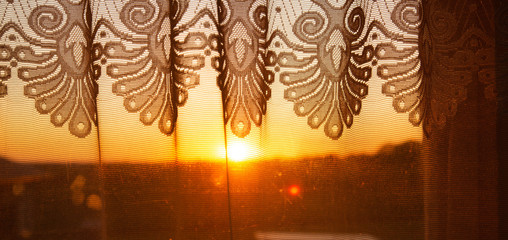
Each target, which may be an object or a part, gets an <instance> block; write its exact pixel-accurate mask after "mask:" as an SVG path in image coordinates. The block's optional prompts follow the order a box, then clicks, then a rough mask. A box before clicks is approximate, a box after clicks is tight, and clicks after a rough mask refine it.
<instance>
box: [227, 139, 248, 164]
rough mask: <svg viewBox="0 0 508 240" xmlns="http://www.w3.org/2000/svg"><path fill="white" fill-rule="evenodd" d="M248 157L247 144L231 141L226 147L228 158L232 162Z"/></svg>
mask: <svg viewBox="0 0 508 240" xmlns="http://www.w3.org/2000/svg"><path fill="white" fill-rule="evenodd" d="M247 157H248V149H247V144H245V143H243V142H235V143H232V144H231V145H230V146H229V148H228V159H229V160H231V161H233V162H242V161H245V160H246V159H247Z"/></svg>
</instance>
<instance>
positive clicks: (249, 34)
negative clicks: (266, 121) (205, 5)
mask: <svg viewBox="0 0 508 240" xmlns="http://www.w3.org/2000/svg"><path fill="white" fill-rule="evenodd" d="M219 9H220V15H219V20H220V27H221V35H222V49H223V50H222V52H221V53H222V58H221V61H220V63H218V64H217V69H218V70H219V71H220V72H221V74H220V75H219V78H218V84H219V87H220V88H221V90H222V99H223V105H224V122H226V123H227V122H229V121H230V122H231V130H232V131H233V133H234V134H235V135H237V136H239V137H244V136H246V135H247V134H249V132H250V129H251V121H252V122H254V124H255V125H256V126H260V125H261V121H262V116H263V115H264V114H265V113H266V101H267V100H268V99H269V98H270V87H269V86H268V83H270V82H272V81H273V78H269V76H270V75H267V72H266V69H265V64H264V55H265V37H266V28H267V16H266V14H267V13H266V0H255V1H234V0H222V1H220V5H219Z"/></svg>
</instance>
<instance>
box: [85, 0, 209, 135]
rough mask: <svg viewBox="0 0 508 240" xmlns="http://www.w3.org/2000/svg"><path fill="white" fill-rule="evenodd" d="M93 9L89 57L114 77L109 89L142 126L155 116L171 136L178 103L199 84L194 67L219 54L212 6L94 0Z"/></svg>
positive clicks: (181, 104)
mask: <svg viewBox="0 0 508 240" xmlns="http://www.w3.org/2000/svg"><path fill="white" fill-rule="evenodd" d="M118 9H121V10H120V11H118ZM92 11H93V12H94V23H95V24H96V25H95V27H94V29H95V32H96V33H95V34H96V41H95V42H96V43H95V44H94V50H93V51H94V59H96V62H97V63H98V64H103V65H106V66H107V75H108V76H110V77H111V78H113V79H115V80H116V81H115V82H114V83H113V93H115V94H116V95H118V96H123V97H124V107H125V109H126V110H127V111H129V112H140V121H141V122H142V123H143V124H145V125H152V124H153V123H154V122H155V121H156V120H157V119H159V129H160V131H161V132H162V133H164V134H167V135H171V133H172V132H173V131H174V127H175V122H176V119H177V114H178V113H177V106H183V105H184V104H185V102H186V100H187V97H188V89H190V88H193V87H195V86H197V85H198V84H199V75H198V74H197V73H196V71H197V70H199V69H201V68H203V67H204V65H205V57H214V56H215V57H217V55H218V53H217V48H218V40H217V39H218V33H217V27H216V26H217V20H216V19H217V10H216V8H214V7H213V5H212V4H211V2H209V1H171V2H168V1H149V0H144V1H115V2H110V1H94V2H93V4H92ZM101 38H102V39H101ZM214 53H215V54H214Z"/></svg>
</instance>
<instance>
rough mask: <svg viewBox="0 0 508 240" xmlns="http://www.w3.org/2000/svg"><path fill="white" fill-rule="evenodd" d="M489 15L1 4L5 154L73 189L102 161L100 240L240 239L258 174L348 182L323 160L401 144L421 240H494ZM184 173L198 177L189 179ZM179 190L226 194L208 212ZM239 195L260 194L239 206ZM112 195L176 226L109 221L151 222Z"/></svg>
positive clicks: (386, 0)
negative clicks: (409, 149)
mask: <svg viewBox="0 0 508 240" xmlns="http://www.w3.org/2000/svg"><path fill="white" fill-rule="evenodd" d="M496 4H497V3H494V2H491V1H475V0H467V1H437V0H436V1H433V0H429V1H423V2H422V1H420V0H377V1H375V0H338V1H331V0H298V1H282V0H281V1H278V0H246V1H234V0H218V1H216V0H196V1H194V0H193V1H190V0H171V1H163V0H122V1H109V0H90V1H87V0H45V1H42V0H38V1H30V0H4V1H1V2H0V121H1V124H0V146H1V147H0V156H1V157H2V158H4V159H6V160H8V161H10V162H15V163H24V164H30V163H65V164H66V166H67V171H68V172H67V176H66V178H67V179H66V181H67V182H68V183H74V182H76V179H77V178H74V177H69V169H72V168H73V167H74V166H75V165H79V164H92V165H95V166H96V169H95V170H94V172H95V173H96V175H97V176H96V178H97V179H98V180H97V186H98V187H97V189H96V190H95V192H96V194H97V195H96V196H100V197H101V198H102V200H101V201H102V203H101V206H103V207H101V208H100V212H101V216H102V217H101V219H102V220H101V222H102V223H103V224H104V227H103V228H102V229H103V230H102V231H103V232H102V233H101V236H103V237H104V236H110V237H112V238H114V236H124V235H122V234H126V235H125V236H127V235H129V236H136V234H141V233H140V232H141V230H139V229H141V228H144V229H145V230H146V229H152V228H154V229H155V230H154V231H155V232H157V231H158V230H160V229H158V228H156V227H154V226H165V227H166V228H167V230H168V231H169V232H171V234H170V235H169V236H173V237H175V236H176V237H177V238H178V237H179V238H189V237H190V236H194V237H197V238H200V237H205V236H206V237H205V238H219V239H221V238H225V237H232V238H239V239H248V238H250V237H248V236H250V235H248V234H250V233H251V231H254V232H255V231H256V229H258V228H257V227H256V226H259V224H260V223H259V222H256V221H255V220H249V216H250V215H249V214H252V213H253V212H257V213H256V214H261V215H263V214H265V215H263V216H269V215H270V214H269V213H268V212H265V213H259V211H261V210H260V206H261V205H266V206H269V205H270V204H272V203H273V202H272V200H270V198H269V197H268V195H264V193H263V192H266V189H267V188H263V187H262V186H263V184H264V182H263V181H262V180H261V179H263V178H267V177H269V176H267V175H266V174H265V173H264V172H263V173H262V171H261V170H257V169H258V168H260V169H261V168H263V165H262V164H260V163H263V164H270V163H272V164H273V163H274V161H275V160H276V161H277V163H278V161H295V163H294V166H295V168H302V169H303V168H305V167H309V166H310V165H305V164H304V165H299V164H298V163H296V160H295V159H300V160H301V159H304V160H303V161H304V162H305V163H306V164H310V163H309V161H310V162H312V160H308V159H312V158H315V157H319V158H323V157H328V158H331V160H330V161H331V162H332V163H330V164H332V165H330V166H328V165H326V166H327V167H323V168H330V169H331V170H330V171H332V172H333V171H339V170H340V169H341V166H342V167H346V168H345V169H349V170H343V171H346V172H353V173H358V172H355V171H359V170H352V168H350V167H351V166H349V165H340V164H342V163H340V164H339V165H333V162H334V161H335V162H341V161H342V160H338V158H339V157H338V156H340V157H343V156H351V155H355V154H359V153H362V154H376V153H377V152H378V150H379V149H380V148H382V147H383V146H386V144H388V143H389V144H400V143H402V142H405V141H412V142H413V143H414V142H416V143H414V144H417V145H415V146H416V147H414V148H415V149H418V152H421V153H419V154H421V156H420V155H419V156H418V164H419V165H418V166H419V167H418V169H419V170H418V171H420V173H419V174H420V175H417V176H419V177H418V178H417V179H416V180H415V181H419V183H418V184H419V186H421V188H422V192H423V193H422V194H423V195H422V196H423V197H422V199H423V200H422V201H423V202H422V204H423V206H424V209H423V210H422V211H420V212H421V218H419V219H423V220H422V221H423V223H422V227H421V228H419V230H417V231H416V232H417V233H421V236H416V237H414V239H423V238H426V239H441V238H450V239H457V237H460V238H461V239H462V238H466V239H480V238H481V236H497V235H496V234H497V231H498V228H497V224H498V222H497V221H498V220H497V217H496V216H497V215H496V214H497V202H496V201H495V199H497V192H496V189H495V187H496V186H497V185H496V184H497V180H498V179H497V169H498V168H497V164H498V162H497V157H498V156H497V152H496V149H497V140H496V139H497V138H496V137H497V134H496V130H497V125H496V119H497V110H498V108H497V104H498V103H497V99H496V97H497V90H496V89H497V88H496V58H495V54H496V44H498V43H497V42H496V39H494V37H493V36H495V34H496V33H497V32H496V31H497V28H498V27H497V26H496V25H495V22H496V19H495V18H494V9H496V6H498V5H496ZM501 21H502V20H501ZM382 149H385V150H386V147H385V148H382ZM415 151H416V150H415ZM241 161H245V162H244V163H241V164H240V162H241ZM249 162H250V163H249ZM255 162H257V164H259V165H260V166H258V168H255V167H252V168H249V167H248V166H249V164H253V165H255ZM359 162H361V161H359ZM161 163H162V164H164V165H154V164H161ZM194 163H200V164H205V165H206V164H209V167H203V168H202V170H201V171H202V173H201V175H199V174H198V175H193V174H190V173H189V172H191V171H190V170H189V171H187V170H186V168H189V169H190V168H191V165H192V164H194ZM120 164H131V165H130V166H131V167H132V166H134V165H136V164H138V165H139V164H142V165H140V166H141V167H139V166H138V165H136V166H138V167H132V168H131V167H125V169H129V170H125V171H122V170H118V169H120V168H124V167H118V166H120ZM364 164H368V161H367V162H365V163H364ZM122 166H123V165H122ZM163 166H164V167H163ZM207 166H208V165H207ZM355 166H356V165H355ZM278 168H280V169H282V170H281V174H282V172H284V171H286V170H288V169H290V168H291V167H290V166H286V165H284V164H282V163H281V165H280V166H278ZM309 168H310V167H309ZM203 169H204V170H203ZM129 171H134V172H129ZM203 171H204V173H203ZM308 171H310V170H307V174H308ZM323 171H325V170H323V169H321V171H318V170H316V171H315V172H313V174H315V175H320V174H323ZM365 171H366V170H365ZM1 172H2V171H1V170H0V173H1ZM4 172H6V171H4ZM360 172H361V171H360ZM186 174H187V175H186ZM348 174H349V173H348ZM99 175H100V176H99ZM142 176H143V177H142ZM148 176H151V177H148ZM246 176H247V177H246ZM355 176H356V175H355ZM415 176H416V175H415ZM487 176H488V177H487ZM202 177H204V178H207V179H208V178H210V179H213V180H211V181H213V184H215V185H216V186H213V187H212V186H208V185H206V184H205V185H203V183H202V182H200V181H199V178H202ZM119 178H121V179H122V182H124V181H125V183H127V184H129V185H130V187H132V189H134V187H136V186H137V187H139V186H142V187H143V188H144V190H143V191H145V192H144V196H139V195H136V193H134V192H133V191H134V190H132V189H130V188H129V186H123V185H121V184H120V185H119V184H118V183H117V182H118V179H119ZM123 178H126V179H125V180H123ZM399 180H400V181H402V180H401V179H399ZM410 180H411V179H410ZM274 181H275V180H274ZM295 181H296V182H299V181H300V182H301V181H303V180H301V179H300V180H295ZM395 181H398V180H395ZM113 182H114V183H113ZM161 182H165V183H167V184H166V185H164V186H165V187H167V189H166V188H163V187H161V186H162V185H160V186H159V185H157V184H160V183H161ZM78 183H79V181H78ZM143 184H144V185H143ZM150 184H154V185H153V189H152V190H148V189H147V188H148V187H149V186H150ZM210 184H211V183H210ZM73 186H74V189H77V188H76V186H79V184H78V185H73ZM188 187H193V189H194V190H195V191H200V190H199V189H201V190H203V191H208V192H210V191H212V192H216V193H219V194H217V195H213V196H214V197H211V198H210V199H208V200H207V201H206V203H202V204H201V203H198V202H196V201H197V200H196V199H195V198H193V197H192V196H193V195H192V194H191V193H189V191H186V189H187V188H188ZM71 188H72V187H71ZM212 188H213V190H210V189H212ZM254 189H256V190H254ZM263 189H264V190H263ZM194 190H193V191H194ZM276 190H277V191H278V190H279V188H277V189H276ZM297 190H298V191H299V189H296V190H295V191H297ZM72 191H73V193H74V190H72ZM280 191H281V192H282V191H286V190H284V188H281V189H280ZM288 191H289V190H288ZM415 191H416V190H415ZM249 192H250V193H252V194H254V195H256V194H258V196H262V197H261V198H263V196H264V197H266V199H265V200H260V201H261V203H259V202H258V204H260V205H255V206H254V205H252V204H251V205H249V204H245V202H247V203H248V202H249V201H251V200H249V199H250V197H253V196H251V195H249V194H250V193H249ZM122 193H123V194H124V195H122V196H126V195H128V196H131V197H132V198H139V199H141V200H142V199H143V198H144V197H146V196H145V195H146V194H148V195H149V194H153V195H158V196H160V197H159V198H156V199H159V200H161V199H163V200H164V201H166V202H167V203H166V204H168V205H170V206H171V207H170V209H171V210H168V209H166V208H161V209H164V211H167V212H161V213H160V214H162V215H164V214H166V215H168V218H167V220H168V221H169V222H167V224H165V223H166V222H164V223H159V225H158V224H156V223H150V224H149V223H147V222H146V221H140V222H135V221H134V222H130V223H129V224H128V226H130V227H128V228H126V227H125V226H123V225H121V224H119V222H121V220H120V219H121V218H122V216H124V217H125V216H127V217H126V218H127V219H130V220H132V219H134V218H138V217H139V216H140V215H141V216H142V215H143V212H144V213H151V214H154V211H157V210H154V209H158V208H156V207H155V206H157V204H158V203H154V205H152V208H150V205H148V204H145V205H140V206H142V208H140V209H137V210H136V212H135V213H128V212H126V211H127V210H126V209H130V210H129V211H132V210H135V209H136V208H135V207H133V206H127V205H121V204H119V203H117V202H115V201H116V200H115V198H116V197H118V196H120V194H122ZM246 193H249V194H247V195H245V194H246ZM262 193H263V194H262ZM242 194H243V195H242ZM464 195H469V196H471V198H467V199H468V200H465V199H466V198H464ZM72 196H74V195H72ZM270 196H271V195H270ZM332 197H335V196H331V195H325V196H323V199H325V200H326V199H330V198H332ZM84 199H85V200H86V199H87V198H84ZM418 199H419V198H418ZM418 199H417V200H418ZM410 200H411V199H410ZM413 200H414V199H413ZM83 201H84V200H83ZM161 201H162V200H161ZM414 201H416V200H414ZM92 202H93V201H92ZM135 202H136V201H134V200H133V201H131V202H129V203H131V204H134V203H135ZM342 203H344V202H342ZM102 204H103V205H102ZM136 204H139V202H138V203H136ZM92 205H93V204H92ZM245 206H247V209H246V208H245ZM249 206H250V207H252V209H248V207H249ZM253 206H254V207H253ZM143 207H144V208H149V209H144V208H143ZM302 207H303V208H312V206H310V205H302ZM460 208H464V209H466V211H463V213H459V212H456V211H457V209H460ZM316 209H317V208H316ZM316 209H315V211H318V210H316ZM484 210H485V211H484ZM267 211H268V210H267ZM273 211H276V210H275V209H274V210H273ZM309 211H310V210H309ZM129 214H132V215H129ZM136 214H138V215H136ZM139 214H140V215H139ZM134 215H135V216H134ZM184 215H192V216H191V217H190V218H191V219H194V220H195V219H200V218H202V219H204V220H203V221H205V222H207V223H203V222H200V221H199V220H196V221H197V222H196V221H187V220H182V219H187V218H185V217H183V216H184ZM346 215H347V214H346ZM346 215H344V218H346V217H345V216H346ZM353 215H355V214H353ZM128 216H130V217H128ZM169 216H171V217H169ZM284 216H285V215H284ZM348 216H349V215H348ZM145 217H146V219H150V217H147V216H145ZM335 217H336V216H335ZM139 218H143V217H139ZM253 219H254V218H253ZM329 219H335V218H334V217H330V218H329ZM329 219H328V220H329ZM309 221H310V220H309ZM331 221H334V220H331ZM336 221H338V222H340V221H339V220H336ZM341 221H345V222H346V223H347V222H348V220H341ZM351 221H353V220H351ZM282 222H283V221H282ZM23 224H25V223H22V224H21V225H23ZM134 225H139V226H138V228H136V226H134ZM261 225H262V224H261ZM23 226H24V225H23ZM467 226H468V227H467ZM293 227H294V226H293ZM342 227H344V226H339V227H337V226H335V227H330V228H327V229H328V231H330V229H332V230H334V229H342ZM194 228H195V229H194ZM198 228H199V229H201V230H197V229H198ZM126 229H131V231H129V230H127V233H124V232H123V231H126ZM132 229H134V230H132ZM136 229H138V230H139V231H138V230H136ZM193 229H194V230H193ZM203 229H206V230H203ZM246 229H247V230H246ZM253 229H254V230H253ZM269 229H275V230H277V228H276V227H275V228H269ZM281 229H285V228H281ZM298 229H299V228H297V227H294V228H293V229H290V230H291V231H295V230H298ZM258 230H259V229H258ZM346 230H347V231H354V229H348V228H347V227H346ZM457 230H458V231H457ZM20 231H21V230H20ZM203 231H204V232H207V233H206V234H204V235H199V234H202V233H203ZM318 231H321V230H318ZM397 231H398V232H399V233H400V234H402V233H403V232H404V231H403V230H400V229H399V230H397ZM418 231H420V232H418ZM197 232H200V233H199V234H198V233H197ZM235 233H236V234H237V235H235ZM413 233H414V232H412V233H411V234H413ZM143 234H146V233H143ZM193 234H198V235H193ZM243 234H245V235H243ZM260 234H261V233H259V232H258V235H256V236H257V237H258V239H270V237H269V235H263V234H261V235H260ZM391 234H392V235H390V234H388V235H386V236H389V237H391V239H394V238H393V237H394V236H399V235H397V233H396V232H395V233H391ZM408 234H409V233H408ZM27 236H31V235H27ZM154 236H155V235H154ZM164 236H166V235H164ZM263 237H265V238H263ZM399 237H400V236H399ZM406 237H407V236H406ZM468 237H472V238H468ZM149 238H150V237H149ZM154 238H157V237H154ZM190 238H192V237H190ZM403 238H404V237H402V239H403ZM409 238H412V239H413V237H412V235H411V237H409Z"/></svg>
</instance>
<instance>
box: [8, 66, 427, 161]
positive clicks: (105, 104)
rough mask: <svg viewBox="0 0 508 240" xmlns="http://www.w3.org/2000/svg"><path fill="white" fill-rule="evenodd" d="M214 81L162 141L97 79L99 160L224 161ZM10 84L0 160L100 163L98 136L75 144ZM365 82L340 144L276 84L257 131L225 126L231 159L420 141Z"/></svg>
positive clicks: (210, 76)
mask: <svg viewBox="0 0 508 240" xmlns="http://www.w3.org/2000/svg"><path fill="white" fill-rule="evenodd" d="M103 72H105V71H103ZM13 76H16V75H15V74H13ZM215 79H216V78H215V72H214V70H212V69H211V68H205V69H203V70H201V84H200V85H199V86H198V87H196V88H194V89H191V90H190V92H189V99H188V102H187V103H186V104H185V106H184V107H180V108H179V110H178V111H179V115H178V123H177V129H176V132H175V134H174V135H173V136H169V137H168V136H165V135H163V134H161V133H160V132H159V129H158V127H157V125H156V124H154V125H153V126H144V125H143V124H141V122H139V114H138V113H128V112H127V111H126V110H125V109H124V107H123V105H122V104H123V99H122V97H119V96H116V95H114V94H113V93H112V91H111V83H112V80H111V79H108V78H107V76H102V77H101V79H100V80H99V89H100V90H99V96H98V108H99V122H100V139H101V154H102V159H103V161H104V162H118V161H129V162H164V161H173V160H174V159H175V156H177V157H178V160H179V161H209V160H219V161H221V160H223V159H224V155H225V154H224V152H225V151H224V131H223V125H222V113H221V109H222V106H221V102H220V101H221V97H220V91H219V89H218V87H217V84H216V80H215ZM8 83H9V85H8V87H9V95H7V96H6V97H4V98H0V121H1V122H2V124H0V132H1V133H2V134H1V135H0V146H2V147H1V148H0V155H1V156H2V157H6V158H7V159H10V160H13V161H23V162H36V161H40V162H67V161H69V162H95V161H98V159H99V157H98V144H97V135H96V134H97V132H96V131H92V133H91V134H90V135H89V136H88V137H86V138H85V139H79V138H77V137H75V136H73V135H71V134H70V133H69V132H68V130H67V125H65V126H64V127H61V128H56V127H54V126H53V125H52V124H51V123H50V121H49V116H48V115H41V114H39V113H37V112H36V110H35V108H34V101H33V100H32V99H29V98H27V97H25V96H23V84H24V83H23V82H22V81H20V80H19V79H17V78H15V77H13V78H12V79H11V80H9V82H8ZM369 84H370V85H369V88H370V90H369V95H368V96H367V97H366V98H365V99H364V101H363V106H362V111H361V113H360V115H359V116H355V118H354V123H353V126H352V127H351V128H350V129H345V130H344V132H343V135H342V137H341V138H340V139H339V140H331V139H329V138H327V137H326V136H325V134H324V132H323V128H322V127H320V128H319V129H311V128H310V127H309V126H308V125H307V119H306V118H305V117H297V116H296V115H295V114H294V112H293V103H291V102H288V101H286V100H285V99H284V98H283V91H284V86H283V85H282V84H281V83H279V82H277V81H275V82H274V83H273V84H272V98H271V99H270V101H269V103H268V112H267V115H266V116H265V117H264V119H263V126H262V127H261V128H256V127H253V128H252V130H251V133H250V134H249V135H248V136H247V137H245V138H244V139H240V138H238V137H236V136H234V135H233V134H232V133H231V131H230V130H229V125H228V126H227V127H228V131H227V132H228V136H227V139H228V144H229V145H230V154H231V152H236V153H238V152H240V155H242V156H243V157H242V159H243V160H253V159H259V158H260V157H263V158H265V159H270V158H274V157H278V158H282V159H291V158H294V157H300V156H320V155H328V154H336V155H341V156H344V155H348V154H352V153H374V152H376V151H377V150H378V149H379V147H381V146H382V145H384V144H388V143H401V142H404V141H407V140H410V139H413V140H414V139H420V138H421V129H420V128H417V127H413V126H412V125H411V124H410V123H409V122H408V121H407V114H397V113H395V111H394V110H393V108H392V103H391V100H392V99H391V98H389V97H386V96H384V95H383V94H382V93H381V84H382V81H381V80H380V79H377V78H376V77H375V76H373V78H372V79H371V80H370V81H369ZM175 136H177V137H176V138H175ZM175 139H176V140H175ZM175 141H176V142H175ZM176 146H177V148H175V147H176ZM232 146H233V147H235V146H236V147H235V148H236V149H233V147H232ZM238 148H240V150H238ZM230 156H231V155H230ZM232 157H233V156H232ZM233 158H234V157H233Z"/></svg>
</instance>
